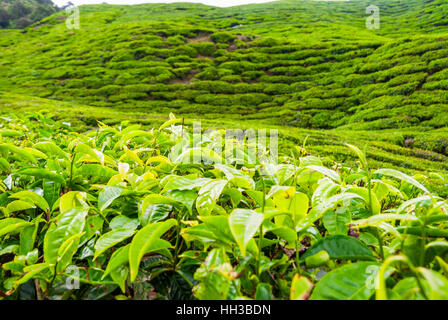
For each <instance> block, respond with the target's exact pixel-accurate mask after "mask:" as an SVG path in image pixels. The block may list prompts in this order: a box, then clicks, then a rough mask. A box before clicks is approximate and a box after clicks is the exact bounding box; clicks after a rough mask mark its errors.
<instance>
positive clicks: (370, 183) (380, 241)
mask: <svg viewBox="0 0 448 320" xmlns="http://www.w3.org/2000/svg"><path fill="white" fill-rule="evenodd" d="M366 169H367V188H368V190H369V210H370V215H372V216H373V207H372V177H371V174H370V168H369V167H367V168H366ZM375 235H376V238H377V239H378V244H379V246H380V257H381V260H384V244H383V237H382V236H381V234H380V232H379V231H378V228H375Z"/></svg>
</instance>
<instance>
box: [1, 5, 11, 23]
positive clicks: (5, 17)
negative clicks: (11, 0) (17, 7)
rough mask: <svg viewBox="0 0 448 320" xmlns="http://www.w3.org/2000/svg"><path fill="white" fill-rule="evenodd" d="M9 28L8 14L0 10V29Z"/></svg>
mask: <svg viewBox="0 0 448 320" xmlns="http://www.w3.org/2000/svg"><path fill="white" fill-rule="evenodd" d="M8 26H9V14H8V12H7V11H6V10H5V9H3V8H0V28H6V27H8Z"/></svg>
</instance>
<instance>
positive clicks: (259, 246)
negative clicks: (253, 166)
mask: <svg viewBox="0 0 448 320" xmlns="http://www.w3.org/2000/svg"><path fill="white" fill-rule="evenodd" d="M261 183H262V185H263V201H262V207H261V212H262V213H263V215H264V210H265V207H266V184H265V182H264V178H263V177H261ZM259 232H260V236H259V237H258V259H257V276H258V278H260V273H261V272H260V262H261V247H262V245H263V223H261V224H260V229H259Z"/></svg>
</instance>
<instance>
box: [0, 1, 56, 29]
mask: <svg viewBox="0 0 448 320" xmlns="http://www.w3.org/2000/svg"><path fill="white" fill-rule="evenodd" d="M56 10H57V7H56V6H55V5H54V4H53V2H52V1H51V0H0V29H2V28H11V29H13V28H25V27H27V26H29V25H31V24H33V23H34V22H36V21H39V20H42V19H43V18H45V17H48V16H49V15H52V14H53V13H55V12H56Z"/></svg>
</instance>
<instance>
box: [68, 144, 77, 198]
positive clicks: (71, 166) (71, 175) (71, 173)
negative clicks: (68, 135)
mask: <svg viewBox="0 0 448 320" xmlns="http://www.w3.org/2000/svg"><path fill="white" fill-rule="evenodd" d="M75 158H76V152H74V153H73V158H72V161H71V163H70V181H69V183H68V187H69V189H70V190H71V189H72V179H73V166H74V164H75Z"/></svg>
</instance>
